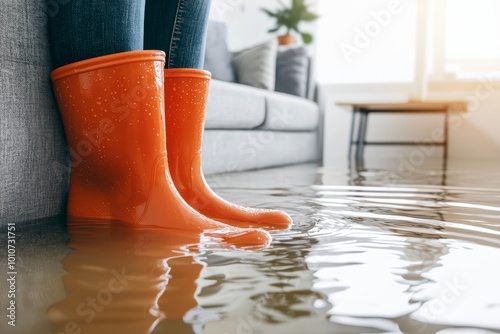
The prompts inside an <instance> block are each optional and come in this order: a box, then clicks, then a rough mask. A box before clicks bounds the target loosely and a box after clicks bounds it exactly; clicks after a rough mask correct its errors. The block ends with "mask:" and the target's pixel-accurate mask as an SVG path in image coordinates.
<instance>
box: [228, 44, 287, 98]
mask: <svg viewBox="0 0 500 334" xmlns="http://www.w3.org/2000/svg"><path fill="white" fill-rule="evenodd" d="M277 53H278V41H277V40H276V39H272V40H270V41H268V42H265V43H262V44H259V45H257V46H254V47H252V48H249V49H246V50H243V51H240V52H237V53H236V54H235V56H234V64H235V68H236V75H237V77H238V82H239V83H242V84H245V85H249V86H253V87H257V88H262V89H267V90H271V91H274V87H275V82H276V56H277Z"/></svg>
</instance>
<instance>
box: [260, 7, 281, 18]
mask: <svg viewBox="0 0 500 334" xmlns="http://www.w3.org/2000/svg"><path fill="white" fill-rule="evenodd" d="M260 10H261V11H263V12H264V13H266V14H267V15H269V16H271V17H277V15H278V14H277V13H273V12H271V11H270V10H269V9H265V8H261V9H260Z"/></svg>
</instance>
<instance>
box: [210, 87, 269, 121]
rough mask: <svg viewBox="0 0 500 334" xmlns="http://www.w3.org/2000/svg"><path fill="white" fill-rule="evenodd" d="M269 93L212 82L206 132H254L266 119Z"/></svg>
mask: <svg viewBox="0 0 500 334" xmlns="http://www.w3.org/2000/svg"><path fill="white" fill-rule="evenodd" d="M264 93H265V91H263V90H261V89H257V88H253V87H249V86H245V85H240V84H236V83H230V82H223V81H219V80H212V81H211V83H210V92H209V95H208V106H207V115H206V120H205V128H206V129H243V130H244V129H253V128H255V127H258V126H259V125H261V124H263V123H264V120H265V118H266V101H265V94H264Z"/></svg>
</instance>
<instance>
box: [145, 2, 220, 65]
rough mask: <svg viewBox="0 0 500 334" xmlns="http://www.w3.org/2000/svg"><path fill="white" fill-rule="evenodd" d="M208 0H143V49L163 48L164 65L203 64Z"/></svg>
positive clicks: (208, 10)
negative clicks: (165, 56) (144, 8)
mask: <svg viewBox="0 0 500 334" xmlns="http://www.w3.org/2000/svg"><path fill="white" fill-rule="evenodd" d="M210 3H211V1H210V0H147V1H146V16H145V18H146V19H145V22H144V23H145V26H144V49H145V50H163V51H165V53H166V54H167V60H166V62H165V67H166V68H197V69H202V68H203V60H204V55H205V40H206V31H207V23H208V15H209V12H210Z"/></svg>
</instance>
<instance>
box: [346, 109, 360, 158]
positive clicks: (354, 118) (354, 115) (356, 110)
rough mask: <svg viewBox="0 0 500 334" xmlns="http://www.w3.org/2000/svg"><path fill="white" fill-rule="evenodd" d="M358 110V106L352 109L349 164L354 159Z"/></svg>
mask: <svg viewBox="0 0 500 334" xmlns="http://www.w3.org/2000/svg"><path fill="white" fill-rule="evenodd" d="M358 111H359V109H358V108H353V110H352V117H351V133H350V135H349V153H348V154H347V159H349V166H350V165H351V159H352V144H353V142H354V124H355V123H356V116H357V115H358ZM358 134H359V132H358Z"/></svg>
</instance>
